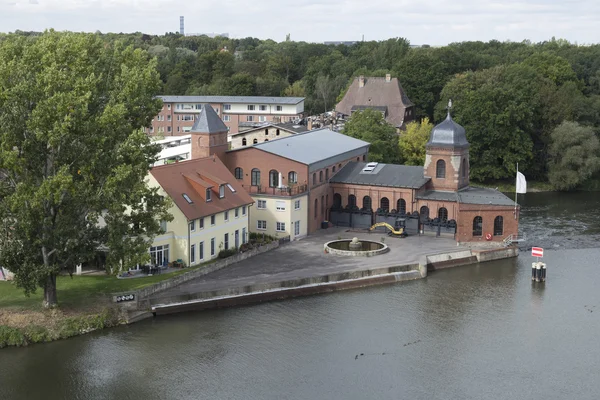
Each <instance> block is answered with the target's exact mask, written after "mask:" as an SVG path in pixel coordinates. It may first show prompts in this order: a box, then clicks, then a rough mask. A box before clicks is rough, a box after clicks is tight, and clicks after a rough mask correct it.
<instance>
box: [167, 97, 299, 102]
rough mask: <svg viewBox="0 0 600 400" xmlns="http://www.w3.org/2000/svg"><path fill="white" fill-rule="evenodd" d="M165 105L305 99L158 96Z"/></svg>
mask: <svg viewBox="0 0 600 400" xmlns="http://www.w3.org/2000/svg"><path fill="white" fill-rule="evenodd" d="M157 97H158V98H160V99H162V101H163V102H164V103H213V104H214V103H232V104H235V103H248V104H298V103H300V102H302V101H304V97H267V96H157Z"/></svg>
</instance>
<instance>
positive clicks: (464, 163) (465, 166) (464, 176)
mask: <svg viewBox="0 0 600 400" xmlns="http://www.w3.org/2000/svg"><path fill="white" fill-rule="evenodd" d="M461 169H462V177H463V178H466V176H467V159H466V158H463V160H462V168H461Z"/></svg>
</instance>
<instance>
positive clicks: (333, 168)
mask: <svg viewBox="0 0 600 400" xmlns="http://www.w3.org/2000/svg"><path fill="white" fill-rule="evenodd" d="M331 173H332V174H335V165H334V166H333V167H332V168H331Z"/></svg>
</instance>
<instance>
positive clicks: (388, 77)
mask: <svg viewBox="0 0 600 400" xmlns="http://www.w3.org/2000/svg"><path fill="white" fill-rule="evenodd" d="M385 81H386V82H391V81H392V75H391V74H385Z"/></svg>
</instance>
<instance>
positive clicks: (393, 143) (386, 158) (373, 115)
mask: <svg viewBox="0 0 600 400" xmlns="http://www.w3.org/2000/svg"><path fill="white" fill-rule="evenodd" d="M343 133H344V134H345V135H348V136H351V137H353V138H356V139H361V140H364V141H365V142H369V143H371V146H370V147H369V160H371V161H377V162H384V163H390V164H392V163H399V162H400V151H399V148H398V135H397V134H396V128H394V127H393V126H392V125H390V124H388V123H387V122H386V121H385V119H384V118H383V114H381V112H379V111H375V110H372V109H370V108H368V109H366V110H364V111H357V112H355V113H354V114H352V117H350V120H349V121H348V122H346V125H345V126H344V132H343Z"/></svg>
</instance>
